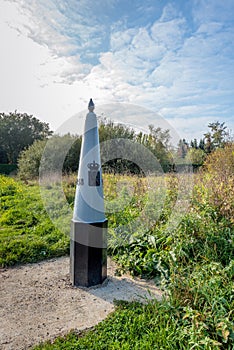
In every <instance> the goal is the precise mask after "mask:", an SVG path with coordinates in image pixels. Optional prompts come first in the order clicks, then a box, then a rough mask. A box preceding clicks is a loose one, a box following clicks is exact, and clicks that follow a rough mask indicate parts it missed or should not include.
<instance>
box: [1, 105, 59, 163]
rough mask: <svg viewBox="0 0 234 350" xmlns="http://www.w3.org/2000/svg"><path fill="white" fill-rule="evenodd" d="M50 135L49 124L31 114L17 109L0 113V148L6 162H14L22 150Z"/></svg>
mask: <svg viewBox="0 0 234 350" xmlns="http://www.w3.org/2000/svg"><path fill="white" fill-rule="evenodd" d="M50 135H52V131H50V129H49V124H47V123H44V122H41V121H40V120H38V119H37V118H35V117H33V116H32V115H28V114H26V113H23V114H22V113H18V112H17V111H15V112H13V113H12V112H11V113H9V114H5V113H0V149H1V150H2V151H3V152H5V154H6V156H7V161H8V163H11V164H14V163H16V162H17V159H18V156H19V154H20V152H21V151H22V150H24V149H25V148H27V147H28V146H30V145H31V144H33V142H34V141H35V140H43V139H46V138H48V136H50Z"/></svg>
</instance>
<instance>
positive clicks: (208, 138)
mask: <svg viewBox="0 0 234 350" xmlns="http://www.w3.org/2000/svg"><path fill="white" fill-rule="evenodd" d="M208 127H209V128H210V131H209V132H207V133H206V134H205V135H204V136H205V145H204V149H205V151H206V153H211V152H212V151H213V150H215V149H217V148H222V147H224V146H225V144H226V143H227V138H228V136H229V135H228V132H227V131H226V129H227V127H226V126H225V123H220V122H219V121H217V122H213V123H209V125H208Z"/></svg>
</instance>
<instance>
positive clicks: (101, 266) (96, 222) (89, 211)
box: [70, 99, 107, 287]
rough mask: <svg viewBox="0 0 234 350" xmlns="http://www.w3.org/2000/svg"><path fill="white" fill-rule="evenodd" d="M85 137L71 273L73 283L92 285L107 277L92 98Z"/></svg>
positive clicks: (96, 135)
mask: <svg viewBox="0 0 234 350" xmlns="http://www.w3.org/2000/svg"><path fill="white" fill-rule="evenodd" d="M88 109H89V113H88V114H87V116H86V120H85V126H84V134H83V138H82V145H81V153H80V162H79V170H78V179H77V187H76V195H75V204H74V213H73V219H72V223H71V240H70V276H71V282H72V285H73V286H84V287H90V286H94V285H97V284H100V283H102V282H103V281H104V280H105V279H106V277H107V219H106V217H105V213H104V200H103V186H102V171H101V158H100V146H99V136H98V126H97V118H96V114H95V113H94V112H93V110H94V103H93V101H92V99H90V102H89V105H88Z"/></svg>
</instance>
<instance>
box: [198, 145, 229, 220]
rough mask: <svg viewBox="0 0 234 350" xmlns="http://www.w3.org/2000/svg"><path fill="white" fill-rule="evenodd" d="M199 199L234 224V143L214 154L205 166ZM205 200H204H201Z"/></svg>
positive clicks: (208, 158)
mask: <svg viewBox="0 0 234 350" xmlns="http://www.w3.org/2000/svg"><path fill="white" fill-rule="evenodd" d="M204 168H205V170H206V172H205V174H204V176H203V178H202V179H201V184H200V185H199V186H200V189H203V191H202V193H201V194H200V196H198V198H200V197H201V195H202V196H203V197H205V200H206V201H207V202H209V203H210V204H211V205H212V207H213V208H214V209H215V211H216V212H217V214H218V215H220V216H223V217H225V218H227V219H228V220H231V222H232V223H234V202H233V198H234V143H229V144H227V145H226V146H225V147H224V148H220V149H217V150H215V151H214V152H212V153H211V154H210V155H209V156H208V157H207V159H206V162H205V164H204ZM201 200H204V199H201Z"/></svg>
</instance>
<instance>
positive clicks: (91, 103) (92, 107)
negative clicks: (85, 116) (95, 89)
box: [88, 98, 94, 112]
mask: <svg viewBox="0 0 234 350" xmlns="http://www.w3.org/2000/svg"><path fill="white" fill-rule="evenodd" d="M88 110H89V111H90V112H93V110H94V103H93V100H92V98H91V99H90V101H89V105H88Z"/></svg>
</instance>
